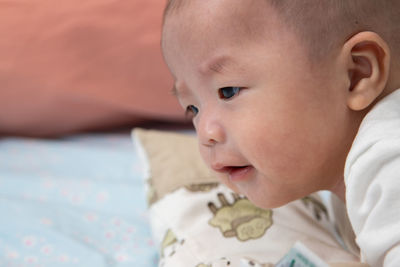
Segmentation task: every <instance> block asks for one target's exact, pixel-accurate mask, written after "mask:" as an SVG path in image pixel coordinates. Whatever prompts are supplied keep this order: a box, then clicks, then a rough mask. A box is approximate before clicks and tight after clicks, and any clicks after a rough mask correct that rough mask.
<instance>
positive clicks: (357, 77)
mask: <svg viewBox="0 0 400 267" xmlns="http://www.w3.org/2000/svg"><path fill="white" fill-rule="evenodd" d="M342 52H343V53H344V55H345V57H346V65H347V66H348V75H349V81H350V83H349V84H350V86H349V91H348V97H347V105H348V107H349V108H351V109H352V110H356V111H358V110H363V109H365V108H367V107H368V106H369V105H371V104H372V103H373V102H374V101H375V99H376V98H377V97H378V96H379V95H380V94H381V93H382V92H383V90H384V89H385V87H386V84H387V82H388V78H389V70H390V49H389V46H388V45H387V43H386V42H385V41H384V40H383V39H382V38H381V37H380V36H379V35H378V34H376V33H374V32H360V33H358V34H356V35H354V36H353V37H352V38H350V39H349V40H348V41H347V42H346V43H345V45H344V46H343V50H342Z"/></svg>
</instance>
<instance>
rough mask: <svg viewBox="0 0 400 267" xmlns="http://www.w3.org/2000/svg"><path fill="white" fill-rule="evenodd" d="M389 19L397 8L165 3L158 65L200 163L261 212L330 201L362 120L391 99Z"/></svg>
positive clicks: (391, 2)
mask: <svg viewBox="0 0 400 267" xmlns="http://www.w3.org/2000/svg"><path fill="white" fill-rule="evenodd" d="M399 8H400V1H397V0H385V1H382V0H335V1H331V0H299V1H293V0H174V1H170V3H169V4H168V6H167V9H166V13H165V20H164V30H163V41H162V47H163V52H164V57H165V59H166V62H167V64H168V66H169V68H170V70H171V72H172V74H173V75H174V78H175V81H176V83H175V87H174V88H175V89H174V91H175V93H176V95H177V96H178V99H179V101H180V103H181V104H182V106H183V107H184V109H185V110H186V112H187V113H188V114H189V115H190V116H192V118H193V122H194V125H195V128H196V131H197V134H198V139H199V146H200V152H201V154H202V156H203V158H204V160H205V161H206V163H207V164H208V165H209V166H210V167H211V168H212V169H214V170H215V171H216V172H218V173H219V176H220V178H221V180H222V181H223V182H224V183H225V184H227V185H228V186H229V187H231V188H232V189H233V190H235V191H237V192H239V193H242V194H245V195H246V196H247V197H248V198H249V199H250V200H252V201H253V202H254V203H256V204H257V205H259V206H261V207H265V208H272V207H277V206H280V205H283V204H285V203H287V202H289V201H292V200H295V199H297V198H300V197H303V196H305V195H307V194H309V193H312V192H314V191H317V190H330V191H332V192H335V193H336V194H338V195H339V196H341V195H342V194H343V193H344V184H343V170H344V163H345V159H346V156H347V153H348V151H349V149H350V147H351V144H352V142H353V140H354V137H355V135H356V133H357V129H358V127H359V124H360V122H361V120H362V119H363V117H364V116H365V114H366V112H367V111H368V110H369V109H370V108H371V107H372V106H373V104H374V103H375V102H376V101H377V100H378V99H379V98H380V97H382V96H383V95H385V94H388V93H390V92H391V91H393V90H394V89H395V88H396V86H397V88H398V87H400V84H399V80H396V78H399V76H400V75H398V76H396V75H395V74H396V73H395V71H397V72H398V69H399V68H398V65H396V64H395V62H396V61H393V58H394V57H395V58H396V60H397V59H398V57H397V55H396V52H397V51H395V50H394V49H393V48H394V47H395V46H396V44H398V43H399V35H400V34H396V31H397V32H399V29H396V28H395V25H400V21H395V20H399V19H400V16H398V15H397V13H398V12H397V11H398V10H399ZM391 59H392V61H391ZM397 74H398V73H397Z"/></svg>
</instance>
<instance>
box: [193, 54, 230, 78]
mask: <svg viewBox="0 0 400 267" xmlns="http://www.w3.org/2000/svg"><path fill="white" fill-rule="evenodd" d="M232 62H234V60H233V59H232V57H230V56H229V55H221V56H216V57H213V58H211V59H210V60H208V61H206V62H205V63H204V64H202V66H201V67H200V72H201V73H204V74H207V73H209V72H213V73H222V72H223V70H224V69H225V67H226V66H227V65H229V64H231V63H232Z"/></svg>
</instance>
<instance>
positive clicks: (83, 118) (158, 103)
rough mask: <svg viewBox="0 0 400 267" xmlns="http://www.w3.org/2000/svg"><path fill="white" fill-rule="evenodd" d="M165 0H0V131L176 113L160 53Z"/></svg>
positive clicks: (45, 131) (40, 132) (99, 125)
mask: <svg viewBox="0 0 400 267" xmlns="http://www.w3.org/2000/svg"><path fill="white" fill-rule="evenodd" d="M164 5H165V1H159V0H135V1H110V0H87V1H84V2H82V1H78V0H58V1H51V0H38V1H29V0H20V1H1V2H0V34H1V36H6V38H0V58H1V60H0V107H1V112H0V135H1V134H3V135H4V134H19V135H37V136H47V135H59V134H65V133H71V132H74V131H82V130H94V129H107V128H111V127H119V126H123V125H133V124H135V123H136V124H137V123H139V122H142V121H147V120H153V119H156V120H163V121H183V119H184V116H183V115H182V114H183V112H182V111H181V108H180V107H179V105H178V102H177V101H176V99H175V98H174V97H173V96H172V94H169V92H168V91H169V90H168V89H169V87H172V79H171V77H170V75H169V73H168V70H167V68H166V66H165V64H164V62H163V60H162V55H161V51H160V50H161V49H160V36H161V20H162V12H163V8H164Z"/></svg>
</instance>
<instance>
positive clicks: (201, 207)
mask: <svg viewBox="0 0 400 267" xmlns="http://www.w3.org/2000/svg"><path fill="white" fill-rule="evenodd" d="M133 140H134V142H135V147H136V149H137V150H138V152H139V154H141V155H142V158H143V163H142V165H143V166H144V170H145V173H144V177H146V179H145V182H146V188H147V193H148V203H149V214H150V222H151V228H152V231H153V235H154V240H155V243H156V244H157V246H158V247H159V248H160V255H161V259H160V263H159V266H164V267H179V266H184V267H192V266H193V267H211V266H212V267H214V266H228V262H229V266H230V267H232V266H247V265H243V261H245V262H246V261H250V262H253V263H254V262H259V263H260V264H268V263H269V264H271V263H277V262H278V261H279V260H280V259H281V258H282V257H283V256H284V255H285V254H286V253H287V252H288V251H289V249H290V248H291V247H292V246H293V244H294V243H295V242H296V241H301V242H302V243H303V244H305V245H306V247H308V248H309V249H311V250H312V251H314V252H315V253H316V254H317V255H319V256H320V257H321V258H322V259H323V260H325V261H327V262H330V263H332V264H331V265H332V266H341V265H340V264H339V263H340V262H345V265H343V266H350V264H356V265H357V264H358V263H357V262H358V260H359V259H358V257H357V256H355V255H353V254H351V253H350V252H348V251H346V250H345V249H343V248H342V247H341V246H340V245H339V243H338V242H337V241H336V239H335V238H334V237H333V234H332V233H331V232H330V231H329V230H328V227H329V225H330V221H329V216H330V215H329V213H328V210H327V208H326V207H325V206H324V204H323V202H322V201H321V199H320V197H319V195H317V194H314V195H311V196H308V197H306V198H304V199H301V200H297V201H294V202H292V203H289V204H287V205H285V206H283V207H281V208H277V209H274V210H263V209H260V208H258V207H255V206H254V205H253V204H252V203H250V201H249V200H247V199H246V198H245V197H243V196H240V195H237V194H235V193H233V192H232V191H230V190H229V189H228V188H227V187H225V186H224V185H222V184H220V183H219V182H218V180H217V179H216V177H215V176H214V174H213V173H212V172H211V171H209V170H208V168H207V167H206V166H205V165H204V163H203V162H202V160H201V158H200V155H199V153H198V152H197V141H196V138H195V137H194V136H193V135H184V134H181V133H171V132H161V131H154V130H143V129H135V130H134V131H133ZM240 264H242V265H240ZM335 264H336V265H335ZM249 266H252V265H251V264H250V265H249ZM259 266H264V265H259ZM265 266H267V265H265Z"/></svg>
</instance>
